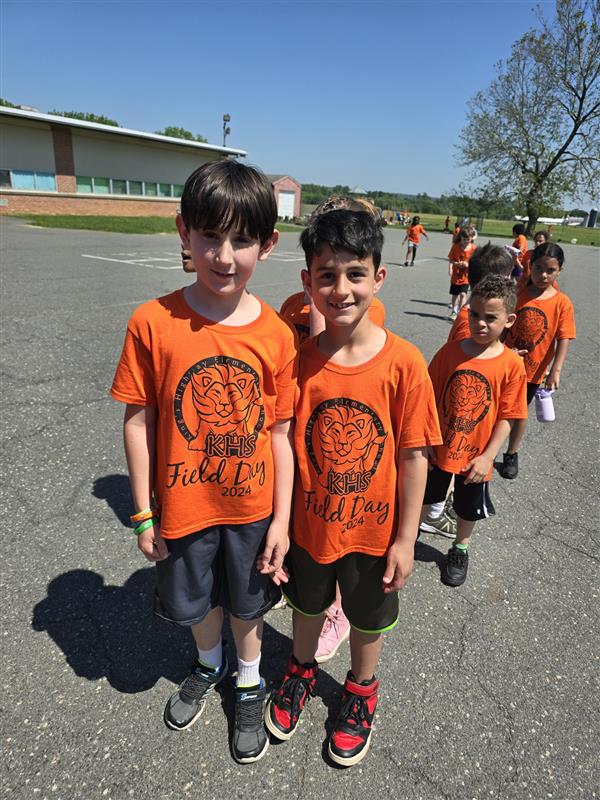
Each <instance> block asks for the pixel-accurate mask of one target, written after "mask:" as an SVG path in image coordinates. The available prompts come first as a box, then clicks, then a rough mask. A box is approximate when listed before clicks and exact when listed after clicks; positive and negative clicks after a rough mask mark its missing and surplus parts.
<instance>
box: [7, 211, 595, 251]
mask: <svg viewBox="0 0 600 800" xmlns="http://www.w3.org/2000/svg"><path fill="white" fill-rule="evenodd" d="M11 216H17V217H21V218H22V219H25V220H28V221H29V222H30V223H31V224H32V225H37V226H39V227H41V228H71V229H79V230H90V231H110V232H113V233H176V232H177V231H176V229H175V221H174V219H172V218H170V217H87V216H67V215H56V216H55V215H50V214H13V215H11ZM419 216H420V217H421V222H422V223H423V225H424V226H425V227H426V228H427V229H428V230H430V231H443V229H444V220H445V219H446V217H445V215H444V214H420V215H419ZM453 223H454V220H452V223H451V224H453ZM513 224H514V223H513V222H511V221H509V220H500V219H486V220H484V223H483V228H482V229H481V230H480V231H479V234H480V236H482V237H484V236H502V237H504V238H506V239H512V226H513ZM391 227H397V226H396V225H393V226H391ZM546 227H547V226H546V225H539V226H538V228H542V229H545V228H546ZM277 230H279V231H280V232H281V233H290V232H294V231H300V230H302V228H301V226H299V225H291V224H289V223H287V222H280V223H278V224H277ZM572 239H577V244H585V245H594V246H595V247H600V228H568V227H566V226H565V227H560V226H557V225H555V226H553V228H552V240H553V241H555V242H567V243H570V242H571V240H572Z"/></svg>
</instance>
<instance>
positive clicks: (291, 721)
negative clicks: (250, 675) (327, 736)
mask: <svg viewBox="0 0 600 800" xmlns="http://www.w3.org/2000/svg"><path fill="white" fill-rule="evenodd" d="M317 670H318V665H317V662H316V661H313V663H312V664H300V662H299V661H297V660H296V659H295V658H294V656H293V655H292V656H290V660H289V661H288V665H287V669H286V671H285V676H284V678H283V681H282V683H281V686H280V687H279V689H277V691H276V692H273V694H272V695H271V697H270V699H269V702H268V703H267V710H266V712H265V725H266V727H267V730H269V731H270V732H271V733H272V734H273V736H274V737H275V738H276V739H280V740H281V741H283V742H284V741H286V739H290V738H291V737H292V736H293V734H294V731H295V730H296V727H297V725H298V720H299V719H300V714H301V713H302V709H303V708H304V706H305V705H306V702H307V701H308V700H309V699H310V697H311V696H312V695H314V693H315V684H316V682H317Z"/></svg>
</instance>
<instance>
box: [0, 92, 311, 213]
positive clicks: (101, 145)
mask: <svg viewBox="0 0 600 800" xmlns="http://www.w3.org/2000/svg"><path fill="white" fill-rule="evenodd" d="M0 124H1V127H2V133H1V136H0V213H4V214H10V213H36V214H80V215H112V216H134V217H140V216H172V215H173V214H174V213H175V209H176V208H177V205H178V202H179V197H180V196H181V192H182V190H183V184H184V183H185V180H186V178H187V177H188V175H189V174H190V173H191V172H193V171H194V170H195V169H197V167H199V166H201V165H202V164H205V163H207V162H208V161H214V160H215V159H218V158H243V157H244V156H246V151H245V150H238V149H236V148H232V147H219V146H218V145H212V144H206V143H204V142H196V141H188V140H187V139H174V138H172V137H170V136H162V135H160V134H157V133H147V132H145V131H136V130H130V129H128V128H117V127H113V126H111V125H101V124H99V123H96V122H86V121H84V120H78V119H70V118H67V117H59V116H55V115H52V114H42V113H41V112H39V111H31V110H25V109H20V108H7V107H4V106H0ZM270 177H271V180H272V181H273V186H274V190H275V195H276V197H277V200H278V208H279V216H280V217H282V218H286V217H288V218H291V217H293V216H299V215H300V193H301V186H300V184H298V183H297V181H294V179H293V178H291V177H290V176H287V175H273V176H270Z"/></svg>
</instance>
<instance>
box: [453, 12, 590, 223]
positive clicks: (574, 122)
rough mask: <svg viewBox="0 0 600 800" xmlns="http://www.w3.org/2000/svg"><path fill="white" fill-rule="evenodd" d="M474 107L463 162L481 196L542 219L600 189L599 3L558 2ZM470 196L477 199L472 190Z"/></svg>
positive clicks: (470, 111)
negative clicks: (570, 200)
mask: <svg viewBox="0 0 600 800" xmlns="http://www.w3.org/2000/svg"><path fill="white" fill-rule="evenodd" d="M537 13H538V20H539V28H537V29H535V30H530V31H528V32H527V33H526V34H524V35H523V36H522V37H521V38H520V39H518V40H517V41H516V42H515V43H514V44H513V46H512V52H511V55H510V57H509V58H508V60H507V61H505V62H500V63H499V64H497V65H496V77H495V78H494V80H493V81H492V83H491V84H490V86H489V87H488V89H487V90H486V91H484V92H478V93H477V94H476V95H475V96H474V97H473V98H472V100H471V101H470V104H469V107H468V111H467V124H466V126H465V127H464V129H463V130H462V132H461V135H460V142H459V145H458V150H459V154H460V157H459V163H460V164H461V165H462V166H469V167H471V168H472V173H471V176H470V177H471V180H472V181H474V182H475V184H476V185H477V186H478V187H479V192H480V193H482V194H484V195H486V196H489V197H504V198H508V199H510V200H512V201H514V202H515V203H516V204H517V205H518V206H520V207H521V208H525V210H526V213H527V215H528V217H529V222H528V226H527V233H528V234H531V233H532V232H533V230H534V228H535V224H536V222H537V219H538V217H540V216H541V215H542V214H543V213H544V212H546V213H547V210H548V209H549V208H552V207H554V208H556V207H562V203H563V201H564V199H565V198H566V197H579V198H581V197H583V196H585V195H588V196H589V197H593V196H594V195H597V193H598V186H599V185H600V2H599V0H556V13H555V17H554V19H552V20H548V19H546V18H545V17H544V16H543V14H542V11H541V10H540V9H539V8H538V10H537ZM470 193H471V194H473V193H474V191H473V189H471V192H470Z"/></svg>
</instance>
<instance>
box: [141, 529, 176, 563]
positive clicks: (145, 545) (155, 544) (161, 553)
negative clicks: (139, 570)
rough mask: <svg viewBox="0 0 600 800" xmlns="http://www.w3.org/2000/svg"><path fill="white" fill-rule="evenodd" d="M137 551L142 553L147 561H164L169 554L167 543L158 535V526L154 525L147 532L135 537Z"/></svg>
mask: <svg viewBox="0 0 600 800" xmlns="http://www.w3.org/2000/svg"><path fill="white" fill-rule="evenodd" d="M137 546H138V549H139V550H141V551H142V553H143V554H144V556H145V557H146V558H147V559H148V561H164V560H165V558H168V557H169V555H170V553H169V550H168V548H167V543H166V542H165V540H164V539H163V538H162V536H161V535H160V525H159V523H158V522H157V523H155V524H154V525H153V526H152V527H151V528H148V530H147V531H144V532H143V533H140V535H139V536H138V537H137Z"/></svg>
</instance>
